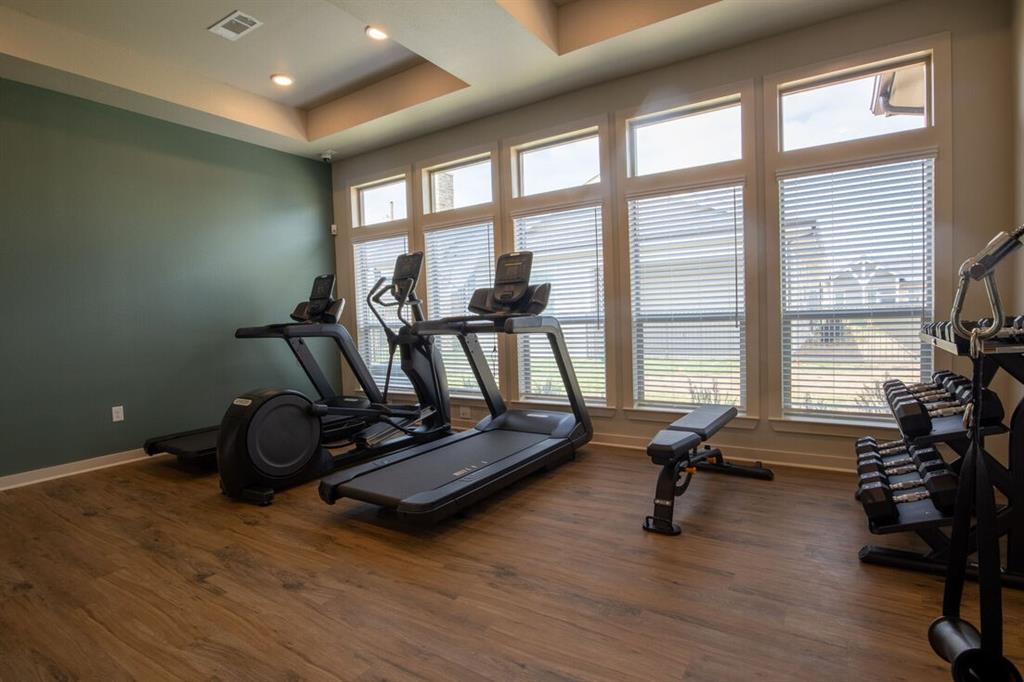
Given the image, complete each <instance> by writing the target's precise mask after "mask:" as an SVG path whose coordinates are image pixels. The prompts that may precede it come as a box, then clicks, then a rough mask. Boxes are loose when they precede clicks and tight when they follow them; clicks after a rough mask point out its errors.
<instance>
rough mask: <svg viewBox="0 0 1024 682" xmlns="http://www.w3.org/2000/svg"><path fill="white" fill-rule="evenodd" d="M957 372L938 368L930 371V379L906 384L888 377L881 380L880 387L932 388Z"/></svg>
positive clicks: (886, 388)
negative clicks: (885, 379)
mask: <svg viewBox="0 0 1024 682" xmlns="http://www.w3.org/2000/svg"><path fill="white" fill-rule="evenodd" d="M959 376H960V375H959V374H956V373H954V372H950V371H949V370H946V369H940V370H936V371H934V372H932V380H931V381H923V382H919V383H916V384H906V383H904V382H903V381H901V380H899V379H889V380H888V381H884V382H882V388H883V389H885V390H887V391H888V390H889V388H890V387H895V388H905V389H907V390H909V391H917V390H927V389H932V388H941V387H942V382H943V381H945V380H946V379H950V378H956V377H959Z"/></svg>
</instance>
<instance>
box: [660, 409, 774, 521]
mask: <svg viewBox="0 0 1024 682" xmlns="http://www.w3.org/2000/svg"><path fill="white" fill-rule="evenodd" d="M721 410H722V411H721V414H722V415H724V414H726V412H727V411H731V412H732V414H733V415H735V413H736V411H735V409H733V408H724V407H723V408H721ZM704 412H705V414H706V413H708V412H709V410H708V409H707V408H704ZM691 414H692V415H693V416H694V417H697V415H696V414H695V413H691ZM689 416H690V415H687V417H684V418H683V419H680V420H678V421H676V422H674V423H673V424H672V425H671V426H670V427H669V429H666V430H667V431H672V432H678V433H679V435H680V438H683V437H685V436H686V435H690V434H696V435H697V436H699V437H701V439H702V441H703V439H704V438H705V437H710V436H712V435H714V433H715V432H717V430H718V429H715V430H714V432H711V433H709V432H708V431H709V429H707V428H706V425H705V424H693V425H690V424H687V421H688V418H689ZM723 425H724V424H723ZM719 428H721V427H719ZM666 430H663V431H661V432H660V433H661V434H664V433H665V431H666ZM648 448H650V446H648ZM648 454H649V455H651V458H652V460H655V455H654V453H652V452H651V451H650V450H648ZM658 459H663V457H660V456H659V457H658ZM655 462H657V460H655ZM698 471H714V472H718V473H720V474H728V475H730V476H742V477H744V478H757V479H761V480H763V481H770V480H772V479H774V478H775V473H774V472H773V471H772V470H771V469H769V468H767V467H765V466H764V465H762V464H761V462H755V463H754V464H752V465H742V464H734V463H732V462H727V461H726V460H725V457H724V456H723V455H722V451H721V450H719V449H718V448H716V447H712V446H710V445H704V444H703V442H701V443H699V444H698V445H697V446H695V447H694V448H692V449H690V450H688V451H686V452H684V453H680V455H679V456H678V457H673V458H671V459H670V460H668V461H666V462H664V464H662V465H661V473H660V474H658V483H657V486H656V488H655V492H654V512H653V513H652V514H651V515H650V516H647V517H645V518H644V526H643V528H644V530H646V531H648V532H651V533H659V534H661V535H679V534H680V533H682V528H681V527H680V526H679V524H678V523H675V521H674V520H673V516H674V514H675V505H676V498H677V497H679V496H681V495H682V494H683V493H685V492H686V489H687V488H688V487H689V486H690V481H691V479H693V475H694V474H695V473H696V472H698ZM684 475H685V477H684V478H683V481H682V483H680V482H679V479H680V477H683V476H684Z"/></svg>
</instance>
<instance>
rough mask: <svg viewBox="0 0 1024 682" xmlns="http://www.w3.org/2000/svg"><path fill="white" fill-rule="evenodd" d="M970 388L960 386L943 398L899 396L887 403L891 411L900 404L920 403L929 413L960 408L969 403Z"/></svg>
mask: <svg viewBox="0 0 1024 682" xmlns="http://www.w3.org/2000/svg"><path fill="white" fill-rule="evenodd" d="M971 393H972V391H971V387H970V386H960V387H959V388H957V390H956V392H955V393H952V394H950V395H945V396H937V395H924V396H913V395H905V394H904V395H899V396H896V397H895V398H893V399H892V400H890V401H889V405H890V406H891V407H892V409H893V410H896V408H897V407H898V406H899V405H900V404H901V403H908V402H915V401H917V402H921V403H924V406H925V407H926V408H927V409H928V411H929V412H934V411H935V410H945V409H949V408H962V407H964V406H965V405H966V404H967V403H969V402H971Z"/></svg>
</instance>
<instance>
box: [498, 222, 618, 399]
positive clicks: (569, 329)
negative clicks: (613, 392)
mask: <svg viewBox="0 0 1024 682" xmlns="http://www.w3.org/2000/svg"><path fill="white" fill-rule="evenodd" d="M515 236H516V249H518V250H520V251H532V252H533V274H532V276H531V280H532V281H533V282H535V283H538V284H540V283H544V282H550V284H551V300H550V302H549V303H548V308H547V310H546V311H545V314H550V315H553V316H555V317H557V318H558V321H559V323H561V325H562V333H563V334H564V335H565V343H566V346H567V347H568V350H569V355H570V357H571V358H572V364H573V368H574V369H575V370H576V377H577V379H578V380H579V384H580V389H581V390H582V391H583V395H584V396H585V397H586V398H587V399H588V400H590V401H593V402H597V403H603V402H604V401H605V399H606V397H607V396H606V386H605V342H604V334H605V320H604V264H603V254H602V240H601V207H600V206H586V207H582V208H574V209H570V210H564V211H556V212H552V213H544V214H540V215H533V216H526V217H522V218H516V220H515ZM519 390H520V393H521V394H522V396H523V397H524V398H551V397H554V398H559V399H564V398H566V393H565V387H564V386H563V384H562V379H561V375H559V373H558V367H557V365H556V364H555V359H554V356H553V355H552V354H551V347H550V345H549V344H548V341H547V339H546V338H545V337H543V336H536V335H529V336H520V337H519Z"/></svg>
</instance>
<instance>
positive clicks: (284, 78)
mask: <svg viewBox="0 0 1024 682" xmlns="http://www.w3.org/2000/svg"><path fill="white" fill-rule="evenodd" d="M270 80H272V81H274V85H283V86H284V87H288V86H289V85H291V84H292V83H294V82H295V79H294V78H292V77H291V76H289V75H287V74H284V73H275V74H274V75H273V76H271V77H270Z"/></svg>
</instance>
